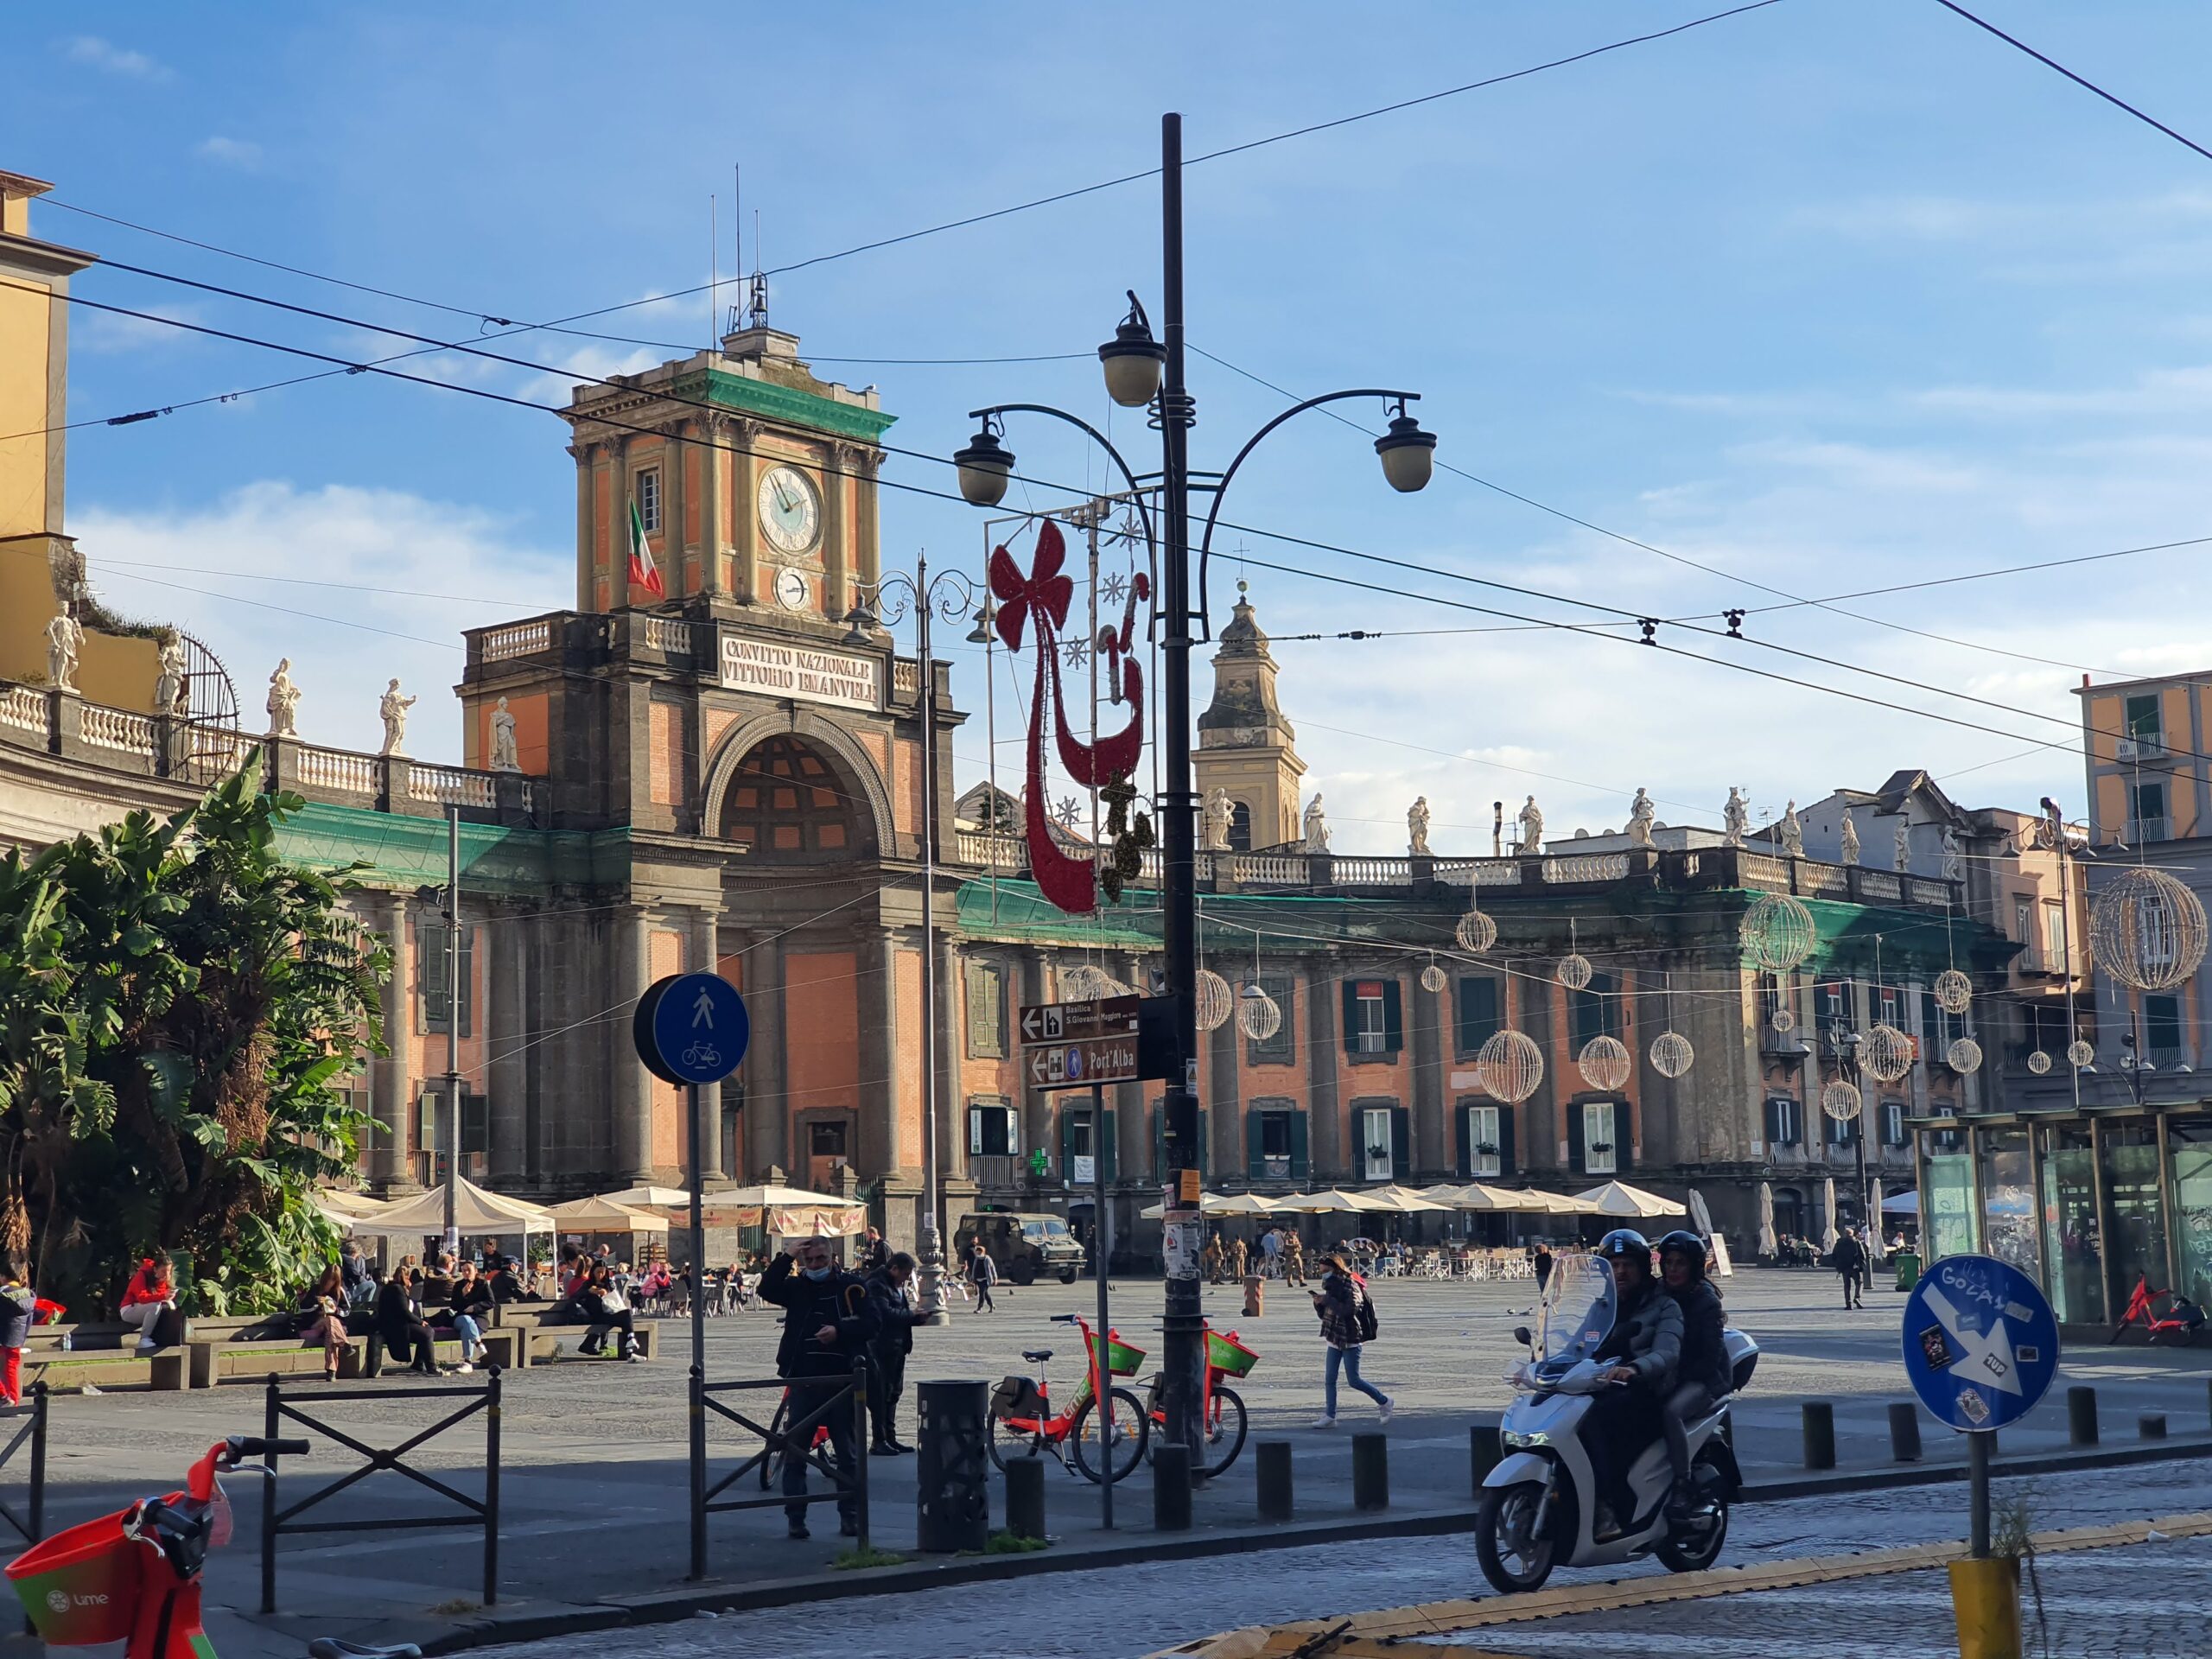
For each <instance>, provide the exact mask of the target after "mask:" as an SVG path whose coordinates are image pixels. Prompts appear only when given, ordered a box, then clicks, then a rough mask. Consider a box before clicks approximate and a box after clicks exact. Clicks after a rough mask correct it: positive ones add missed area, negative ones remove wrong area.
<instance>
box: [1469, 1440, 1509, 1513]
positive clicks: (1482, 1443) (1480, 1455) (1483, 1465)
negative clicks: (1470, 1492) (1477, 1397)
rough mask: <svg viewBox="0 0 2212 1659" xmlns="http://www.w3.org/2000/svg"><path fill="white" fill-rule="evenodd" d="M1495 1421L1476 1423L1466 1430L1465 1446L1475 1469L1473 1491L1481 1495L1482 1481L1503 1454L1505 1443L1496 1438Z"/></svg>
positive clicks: (1488, 1476) (1487, 1476) (1486, 1477)
mask: <svg viewBox="0 0 2212 1659" xmlns="http://www.w3.org/2000/svg"><path fill="white" fill-rule="evenodd" d="M1498 1433H1499V1431H1498V1427H1497V1424H1496V1423H1476V1424H1474V1425H1473V1426H1472V1427H1470V1428H1469V1429H1468V1430H1467V1447H1468V1450H1469V1452H1471V1454H1472V1457H1473V1462H1474V1471H1475V1493H1474V1495H1475V1496H1476V1497H1481V1496H1482V1495H1483V1482H1484V1481H1485V1480H1487V1479H1489V1478H1490V1471H1491V1470H1493V1469H1495V1468H1497V1464H1498V1459H1501V1458H1503V1456H1504V1455H1505V1445H1504V1442H1503V1440H1500V1439H1499V1438H1498Z"/></svg>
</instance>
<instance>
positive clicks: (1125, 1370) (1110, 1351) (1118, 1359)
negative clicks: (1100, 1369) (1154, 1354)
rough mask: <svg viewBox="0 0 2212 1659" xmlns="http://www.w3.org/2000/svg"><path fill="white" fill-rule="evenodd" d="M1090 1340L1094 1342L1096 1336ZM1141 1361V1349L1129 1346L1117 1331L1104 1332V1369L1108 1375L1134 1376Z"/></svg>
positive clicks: (1142, 1357) (1142, 1360)
mask: <svg viewBox="0 0 2212 1659" xmlns="http://www.w3.org/2000/svg"><path fill="white" fill-rule="evenodd" d="M1091 1340H1092V1341H1094V1342H1096V1340H1097V1338H1095V1337H1094V1338H1091ZM1143 1363H1144V1350H1143V1349H1141V1348H1132V1347H1130V1346H1129V1344H1128V1343H1126V1342H1123V1341H1122V1333H1121V1332H1118V1331H1109V1332H1107V1333H1106V1370H1107V1372H1108V1374H1109V1375H1110V1376H1135V1375H1136V1374H1137V1369H1138V1367H1140V1366H1141V1365H1142V1364H1143Z"/></svg>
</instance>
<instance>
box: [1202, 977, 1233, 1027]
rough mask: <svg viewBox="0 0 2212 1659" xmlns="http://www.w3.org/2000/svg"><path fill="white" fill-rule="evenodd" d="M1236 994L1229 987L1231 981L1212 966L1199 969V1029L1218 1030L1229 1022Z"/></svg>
mask: <svg viewBox="0 0 2212 1659" xmlns="http://www.w3.org/2000/svg"><path fill="white" fill-rule="evenodd" d="M1235 1003H1236V995H1235V994H1234V993H1233V992H1231V991H1230V988H1229V982H1228V981H1227V980H1225V979H1224V978H1223V977H1222V976H1220V975H1219V974H1217V973H1216V972H1214V970H1213V969H1211V968H1201V969H1198V1029H1199V1030H1200V1031H1218V1030H1220V1029H1221V1027H1223V1026H1224V1025H1225V1024H1227V1023H1228V1020H1229V1014H1230V1008H1231V1007H1233V1006H1234V1005H1235Z"/></svg>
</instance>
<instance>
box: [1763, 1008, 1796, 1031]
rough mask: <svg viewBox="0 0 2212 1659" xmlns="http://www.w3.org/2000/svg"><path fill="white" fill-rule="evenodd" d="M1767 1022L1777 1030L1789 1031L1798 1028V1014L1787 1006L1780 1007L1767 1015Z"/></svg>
mask: <svg viewBox="0 0 2212 1659" xmlns="http://www.w3.org/2000/svg"><path fill="white" fill-rule="evenodd" d="M1766 1022H1767V1024H1769V1025H1770V1026H1772V1027H1774V1028H1775V1029H1776V1030H1777V1031H1782V1032H1789V1031H1795V1030H1796V1028H1797V1016H1796V1014H1792V1013H1791V1012H1790V1011H1789V1008H1788V1007H1778V1008H1777V1009H1776V1010H1775V1011H1774V1012H1773V1013H1772V1014H1769V1015H1767V1017H1766Z"/></svg>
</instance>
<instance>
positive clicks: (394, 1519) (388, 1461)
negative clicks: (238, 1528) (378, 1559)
mask: <svg viewBox="0 0 2212 1659" xmlns="http://www.w3.org/2000/svg"><path fill="white" fill-rule="evenodd" d="M310 1397H311V1398H312V1399H313V1400H314V1401H315V1404H316V1406H317V1407H318V1408H320V1407H324V1406H330V1405H336V1404H340V1403H342V1402H348V1401H364V1402H366V1401H374V1402H379V1403H382V1402H388V1401H394V1400H448V1401H449V1400H454V1399H461V1400H464V1401H466V1402H467V1403H466V1404H464V1405H462V1406H461V1408H460V1409H458V1410H456V1411H452V1412H448V1414H446V1415H445V1416H443V1417H441V1418H440V1419H438V1421H436V1422H435V1423H432V1424H431V1425H430V1426H429V1427H428V1428H425V1429H423V1430H421V1431H419V1432H418V1433H414V1434H410V1435H409V1436H408V1437H407V1438H406V1439H405V1440H402V1441H401V1442H400V1443H399V1444H398V1445H397V1446H371V1445H369V1444H368V1443H367V1442H366V1441H364V1440H357V1439H356V1438H355V1437H354V1436H353V1435H352V1434H351V1433H347V1432H346V1430H344V1429H342V1428H340V1427H336V1426H335V1425H334V1424H331V1423H327V1422H325V1421H322V1420H321V1418H319V1417H311V1416H309V1415H308V1414H307V1413H306V1412H304V1411H302V1410H301V1409H300V1408H298V1407H297V1406H295V1405H293V1404H291V1403H290V1402H288V1401H287V1400H286V1399H285V1398H284V1395H283V1385H282V1384H281V1383H279V1382H278V1381H277V1378H276V1377H275V1376H271V1377H270V1379H269V1400H268V1409H267V1414H266V1420H265V1427H264V1429H263V1433H264V1435H265V1436H266V1437H267V1438H268V1439H269V1440H272V1441H273V1440H277V1438H278V1431H279V1428H280V1427H281V1425H282V1424H283V1421H284V1420H285V1419H287V1418H289V1419H290V1420H291V1421H293V1422H296V1423H298V1424H299V1425H301V1427H304V1428H311V1429H314V1430H315V1431H316V1432H317V1433H321V1434H327V1435H328V1436H329V1437H330V1438H331V1439H332V1440H335V1441H337V1442H338V1444H339V1445H340V1446H344V1447H345V1448H346V1450H347V1451H349V1452H354V1453H356V1454H358V1455H359V1457H360V1459H361V1466H360V1467H359V1468H358V1469H355V1470H353V1471H352V1472H350V1473H348V1474H344V1475H340V1477H339V1478H337V1479H335V1480H334V1481H332V1482H330V1483H329V1484H327V1485H324V1486H319V1487H317V1488H316V1489H315V1491H312V1492H309V1493H308V1495H307V1496H306V1497H303V1498H302V1499H300V1500H299V1502H297V1503H293V1504H290V1505H289V1506H286V1507H284V1508H281V1509H280V1508H279V1507H278V1506H277V1454H276V1453H274V1452H271V1453H270V1454H268V1455H267V1456H265V1457H264V1458H263V1459H262V1462H263V1465H264V1466H265V1467H266V1468H267V1469H268V1471H269V1490H268V1491H267V1492H266V1493H265V1494H264V1497H263V1498H262V1503H261V1611H263V1612H264V1613H273V1612H275V1611H277V1539H278V1538H279V1537H280V1536H282V1535H284V1534H286V1533H307V1532H396V1531H400V1530H403V1529H411V1528H416V1527H476V1526H480V1527H482V1528H483V1529H484V1605H486V1607H489V1606H491V1605H493V1604H494V1603H496V1602H497V1601H498V1600H499V1367H498V1366H496V1365H494V1366H493V1367H492V1374H491V1375H490V1376H488V1377H486V1379H485V1382H484V1386H483V1387H482V1388H480V1389H474V1388H465V1387H464V1388H440V1389H385V1388H376V1389H317V1390H316V1391H315V1394H314V1395H311V1396H310ZM479 1414H481V1415H482V1417H483V1419H484V1496H483V1497H482V1498H480V1499H479V1498H474V1497H470V1496H469V1495H468V1494H467V1492H464V1491H461V1490H460V1489H459V1488H457V1487H454V1486H450V1485H448V1484H446V1483H445V1482H444V1481H442V1480H440V1479H439V1478H437V1477H436V1476H435V1475H430V1474H426V1473H424V1472H423V1471H422V1470H420V1469H417V1468H416V1467H415V1466H414V1465H411V1464H410V1463H408V1462H407V1460H406V1459H407V1454H408V1453H409V1452H412V1451H414V1450H415V1448H416V1446H421V1445H423V1443H424V1442H426V1441H428V1440H435V1439H436V1438H437V1437H438V1436H439V1435H441V1434H442V1433H445V1432H446V1431H447V1430H448V1429H449V1428H452V1427H454V1426H455V1425H457V1424H460V1423H464V1422H466V1421H468V1420H469V1419H470V1418H472V1417H474V1416H477V1415H479ZM387 1469H388V1470H390V1471H391V1472H392V1473H393V1474H395V1475H404V1476H406V1477H407V1478H408V1479H410V1480H411V1481H414V1482H416V1484H418V1485H423V1486H427V1487H428V1488H429V1490H430V1491H434V1492H435V1493H437V1494H438V1495H439V1496H440V1497H444V1498H448V1499H449V1500H451V1502H452V1503H453V1504H454V1510H452V1511H448V1512H445V1513H442V1514H437V1515H404V1516H375V1517H368V1518H354V1519H349V1520H344V1521H302V1520H298V1519H296V1517H297V1516H300V1515H301V1514H302V1513H304V1512H305V1511H307V1510H311V1509H313V1508H315V1506H316V1505H317V1504H319V1503H324V1502H326V1501H327V1500H328V1499H330V1498H333V1497H337V1495H338V1494H339V1493H340V1492H342V1491H346V1490H347V1489H348V1488H350V1487H353V1486H355V1485H358V1484H360V1483H361V1482H362V1481H365V1480H366V1479H367V1478H369V1477H370V1476H371V1475H373V1474H376V1473H378V1471H383V1470H387Z"/></svg>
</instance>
